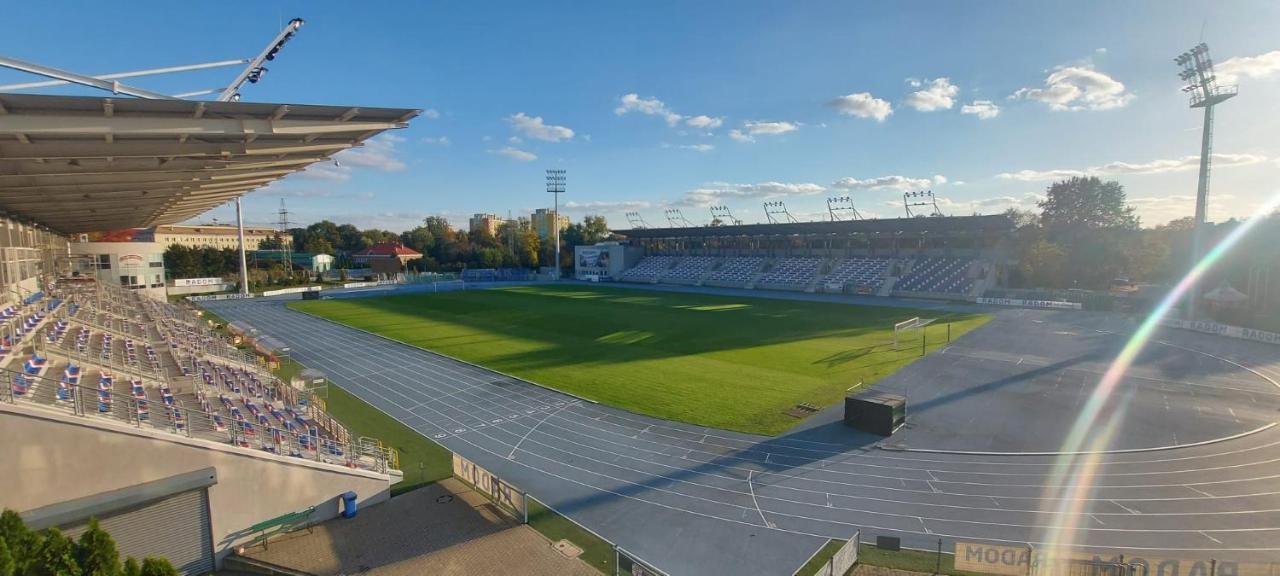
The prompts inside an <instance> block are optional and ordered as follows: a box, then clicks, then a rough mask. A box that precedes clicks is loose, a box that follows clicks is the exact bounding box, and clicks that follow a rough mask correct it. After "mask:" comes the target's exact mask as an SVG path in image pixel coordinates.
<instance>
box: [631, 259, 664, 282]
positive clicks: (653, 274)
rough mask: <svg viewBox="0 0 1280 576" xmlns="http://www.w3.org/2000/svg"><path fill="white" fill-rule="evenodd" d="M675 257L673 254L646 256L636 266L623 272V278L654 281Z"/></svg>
mask: <svg viewBox="0 0 1280 576" xmlns="http://www.w3.org/2000/svg"><path fill="white" fill-rule="evenodd" d="M674 261H675V258H673V257H671V256H646V257H644V258H641V259H640V262H638V263H636V265H635V266H634V267H632V268H631V269H630V270H627V271H626V272H623V273H622V279H623V280H631V281H639V282H652V281H654V280H657V279H658V278H659V277H660V276H662V274H663V273H664V272H666V271H667V269H668V268H671V264H672V263H673V262H674Z"/></svg>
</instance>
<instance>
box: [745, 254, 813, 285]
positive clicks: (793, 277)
mask: <svg viewBox="0 0 1280 576" xmlns="http://www.w3.org/2000/svg"><path fill="white" fill-rule="evenodd" d="M820 266H822V259H821V258H812V257H800V258H783V259H781V260H779V261H778V263H777V264H775V265H774V267H773V269H772V270H770V271H768V272H766V273H765V274H764V275H763V276H761V277H760V281H759V285H760V286H766V287H785V288H792V289H801V288H804V287H806V286H808V285H809V283H810V282H813V279H814V278H816V277H817V276H818V268H819V267H820Z"/></svg>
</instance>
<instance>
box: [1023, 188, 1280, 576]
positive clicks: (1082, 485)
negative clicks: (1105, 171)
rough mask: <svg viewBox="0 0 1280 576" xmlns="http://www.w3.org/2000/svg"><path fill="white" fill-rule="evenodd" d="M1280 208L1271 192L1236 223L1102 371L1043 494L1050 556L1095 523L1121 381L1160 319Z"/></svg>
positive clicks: (1043, 538) (1119, 410)
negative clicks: (1098, 489)
mask: <svg viewBox="0 0 1280 576" xmlns="http://www.w3.org/2000/svg"><path fill="white" fill-rule="evenodd" d="M1278 208H1280V194H1276V195H1275V196H1273V197H1272V198H1271V199H1270V200H1269V201H1268V202H1267V203H1266V204H1265V205H1264V206H1263V207H1262V208H1260V209H1259V210H1258V211H1257V212H1256V213H1255V214H1254V215H1253V217H1251V218H1250V219H1249V220H1247V221H1245V222H1244V223H1242V224H1240V225H1239V226H1236V228H1235V229H1234V230H1232V231H1231V232H1230V233H1229V234H1227V235H1226V236H1225V237H1224V238H1223V239H1222V240H1221V241H1220V242H1218V243H1217V245H1216V246H1214V247H1213V249H1212V250H1209V252H1208V253H1207V254H1205V255H1204V257H1203V258H1201V259H1200V260H1199V261H1198V262H1196V265H1195V266H1193V267H1192V268H1191V270H1190V271H1189V272H1187V274H1186V276H1184V277H1183V278H1182V279H1181V280H1180V281H1179V282H1178V284H1177V285H1176V286H1174V288H1173V290H1171V291H1169V293H1168V294H1166V295H1165V297H1164V298H1163V299H1162V300H1160V303H1159V304H1158V305H1157V306H1156V307H1155V309H1154V310H1152V312H1151V314H1150V315H1148V316H1147V317H1146V319H1145V320H1143V322H1142V324H1141V325H1139V326H1138V328H1137V330H1135V331H1134V332H1133V334H1132V335H1131V336H1130V337H1129V340H1128V341H1127V342H1126V343H1125V345H1124V348H1122V349H1121V350H1120V353H1119V354H1117V355H1116V358H1115V359H1114V360H1113V361H1112V362H1111V365H1110V366H1108V367H1107V370H1106V372H1105V373H1103V375H1102V378H1101V379H1100V380H1099V381H1098V385H1097V386H1096V387H1095V388H1094V390H1093V393H1092V394H1090V396H1089V399H1088V401H1087V402H1086V403H1085V405H1084V408H1083V409H1081V411H1080V414H1079V415H1078V416H1077V417H1076V421H1075V423H1074V424H1073V425H1072V427H1071V431H1070V432H1069V433H1068V434H1067V437H1066V439H1065V441H1064V442H1063V445H1062V448H1061V449H1060V450H1059V452H1058V453H1059V454H1060V456H1058V458H1057V460H1055V461H1054V464H1053V468H1052V469H1051V473H1050V476H1049V479H1048V482H1047V484H1046V487H1045V490H1044V493H1043V496H1044V498H1043V503H1042V505H1041V513H1042V514H1043V515H1044V516H1046V518H1045V522H1043V523H1042V525H1044V526H1046V528H1044V530H1043V533H1042V534H1041V535H1039V537H1038V538H1036V540H1037V541H1038V542H1040V543H1041V546H1043V547H1044V549H1045V550H1047V551H1049V553H1050V554H1054V553H1055V552H1056V553H1066V552H1069V551H1070V550H1072V549H1073V548H1074V547H1075V545H1076V544H1077V541H1078V538H1079V537H1080V536H1081V535H1082V534H1083V533H1084V532H1085V530H1086V526H1087V525H1086V524H1085V522H1091V521H1092V519H1091V518H1088V513H1089V512H1090V510H1089V509H1088V508H1087V506H1088V505H1089V503H1090V502H1092V500H1091V496H1092V495H1093V493H1094V490H1095V488H1096V486H1095V482H1096V476H1097V474H1098V471H1099V469H1100V468H1101V467H1102V464H1103V457H1104V455H1105V454H1106V450H1107V449H1108V447H1109V446H1110V443H1111V440H1112V438H1114V435H1115V433H1116V427H1117V425H1118V423H1119V422H1121V421H1122V418H1123V416H1124V412H1125V408H1126V407H1127V406H1128V396H1127V395H1126V396H1125V397H1124V398H1122V399H1119V400H1117V399H1116V392H1117V388H1118V386H1119V384H1120V381H1121V379H1122V378H1123V377H1124V375H1125V374H1126V373H1127V372H1128V371H1129V369H1130V367H1132V366H1133V363H1134V361H1135V360H1136V359H1137V358H1138V356H1139V355H1140V354H1141V353H1142V351H1143V350H1144V349H1145V348H1146V346H1147V344H1149V343H1150V341H1151V339H1152V336H1153V335H1154V334H1155V332H1156V329H1158V328H1159V327H1160V322H1161V321H1162V320H1163V319H1164V318H1165V317H1166V316H1167V315H1168V314H1169V312H1170V311H1171V310H1172V309H1173V307H1174V305H1175V304H1177V303H1178V302H1179V301H1180V300H1182V299H1183V298H1185V297H1186V296H1187V295H1188V293H1190V291H1191V289H1192V287H1193V286H1195V285H1196V284H1197V283H1199V282H1200V280H1201V279H1202V278H1204V276H1205V274H1206V273H1207V272H1208V271H1209V270H1210V269H1212V268H1213V266H1214V265H1215V264H1217V263H1218V262H1219V261H1220V260H1221V259H1222V257H1223V256H1224V255H1226V254H1227V253H1228V252H1230V251H1231V249H1232V248H1233V247H1234V246H1235V245H1236V244H1238V243H1239V242H1240V240H1241V239H1242V238H1244V236H1245V235H1247V234H1248V233H1249V231H1250V230H1252V229H1253V228H1254V227H1255V226H1256V225H1257V224H1258V223H1259V222H1261V221H1263V220H1264V219H1266V218H1267V217H1268V216H1269V215H1271V214H1272V212H1274V211H1276V210H1277V209H1278Z"/></svg>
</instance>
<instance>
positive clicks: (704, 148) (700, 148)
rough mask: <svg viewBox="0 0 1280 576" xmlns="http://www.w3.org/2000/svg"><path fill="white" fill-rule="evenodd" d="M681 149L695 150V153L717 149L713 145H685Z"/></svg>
mask: <svg viewBox="0 0 1280 576" xmlns="http://www.w3.org/2000/svg"><path fill="white" fill-rule="evenodd" d="M680 147H681V148H683V149H685V150H693V151H695V152H710V151H712V150H715V149H716V147H715V145H713V144H685V145H682V146H680Z"/></svg>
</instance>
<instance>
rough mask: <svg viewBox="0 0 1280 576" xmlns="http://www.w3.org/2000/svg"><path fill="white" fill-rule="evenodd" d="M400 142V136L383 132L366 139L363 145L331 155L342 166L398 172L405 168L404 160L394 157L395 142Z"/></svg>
mask: <svg viewBox="0 0 1280 576" xmlns="http://www.w3.org/2000/svg"><path fill="white" fill-rule="evenodd" d="M401 142H404V138H402V137H400V136H396V135H395V134H384V135H382V136H379V137H377V138H370V139H369V140H366V141H365V143H364V146H362V147H360V148H351V149H348V150H344V151H342V152H339V153H337V154H335V155H334V156H333V157H334V159H335V160H337V161H339V162H341V163H342V165H344V166H350V167H353V168H373V169H374V170H381V171H383V172H399V171H401V170H404V168H405V165H404V162H401V161H400V160H399V159H397V158H396V157H395V153H396V144H399V143H401Z"/></svg>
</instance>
